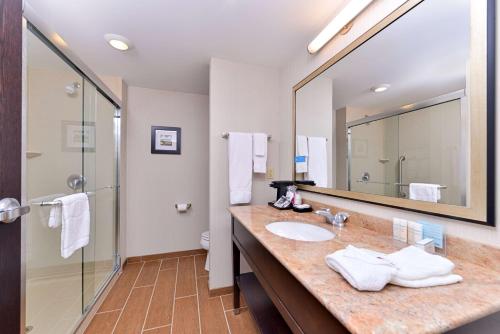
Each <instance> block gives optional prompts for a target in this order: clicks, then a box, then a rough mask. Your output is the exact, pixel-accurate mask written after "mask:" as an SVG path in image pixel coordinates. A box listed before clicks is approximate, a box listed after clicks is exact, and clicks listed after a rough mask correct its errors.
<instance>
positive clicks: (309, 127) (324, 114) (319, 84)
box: [296, 78, 335, 188]
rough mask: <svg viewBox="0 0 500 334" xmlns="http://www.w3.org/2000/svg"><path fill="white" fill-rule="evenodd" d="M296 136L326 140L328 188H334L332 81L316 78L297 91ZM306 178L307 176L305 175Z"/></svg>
mask: <svg viewBox="0 0 500 334" xmlns="http://www.w3.org/2000/svg"><path fill="white" fill-rule="evenodd" d="M296 104H297V114H296V120H297V135H298V136H306V137H324V138H326V140H327V143H326V152H327V167H326V168H327V170H328V183H327V186H328V187H329V188H331V187H335V177H334V176H335V168H334V165H335V159H334V158H333V157H335V150H334V149H333V148H334V147H335V140H334V137H333V133H334V130H333V129H334V127H335V122H334V117H333V116H334V111H333V105H332V104H333V100H332V80H331V79H330V78H318V79H317V80H313V81H311V82H310V83H309V84H307V85H305V86H304V87H302V88H301V89H299V90H298V91H297V102H296ZM305 177H306V178H308V175H307V174H306V175H305Z"/></svg>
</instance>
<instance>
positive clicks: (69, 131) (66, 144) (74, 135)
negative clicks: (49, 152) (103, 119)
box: [61, 121, 96, 152]
mask: <svg viewBox="0 0 500 334" xmlns="http://www.w3.org/2000/svg"><path fill="white" fill-rule="evenodd" d="M61 135H62V142H61V144H62V151H63V152H82V150H83V152H95V146H96V142H95V135H96V128H95V122H83V123H82V122H78V121H62V123H61Z"/></svg>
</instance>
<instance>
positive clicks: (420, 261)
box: [387, 246, 455, 280]
mask: <svg viewBox="0 0 500 334" xmlns="http://www.w3.org/2000/svg"><path fill="white" fill-rule="evenodd" d="M387 259H388V260H389V261H391V262H392V263H393V264H394V265H395V266H396V267H397V269H398V271H397V273H396V276H397V277H398V278H400V279H403V280H421V279H426V278H429V277H434V276H443V275H448V274H450V273H451V272H452V271H453V269H454V268H455V265H454V264H453V262H451V261H450V260H448V259H447V258H444V257H442V256H439V255H435V254H429V253H427V252H426V251H424V250H422V249H420V248H417V247H415V246H409V247H406V248H403V249H401V250H400V251H398V252H395V253H392V254H389V255H387Z"/></svg>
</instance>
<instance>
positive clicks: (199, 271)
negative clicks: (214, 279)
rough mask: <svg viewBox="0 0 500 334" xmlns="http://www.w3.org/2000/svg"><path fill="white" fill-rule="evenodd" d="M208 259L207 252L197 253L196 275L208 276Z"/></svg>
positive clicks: (195, 260) (195, 258)
mask: <svg viewBox="0 0 500 334" xmlns="http://www.w3.org/2000/svg"><path fill="white" fill-rule="evenodd" d="M206 260H207V254H202V255H196V256H195V257H194V262H195V264H196V276H197V277H202V276H208V271H206V270H205V261H206Z"/></svg>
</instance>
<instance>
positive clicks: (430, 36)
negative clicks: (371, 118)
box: [321, 0, 470, 117]
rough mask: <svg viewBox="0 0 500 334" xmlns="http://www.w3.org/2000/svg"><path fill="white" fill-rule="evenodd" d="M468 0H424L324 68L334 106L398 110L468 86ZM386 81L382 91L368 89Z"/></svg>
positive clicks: (371, 110) (369, 112)
mask: <svg viewBox="0 0 500 334" xmlns="http://www.w3.org/2000/svg"><path fill="white" fill-rule="evenodd" d="M469 4H470V2H469V0H429V1H424V2H422V3H421V4H419V5H418V6H417V7H415V8H414V9H412V10H411V11H410V12H409V13H407V14H406V15H404V16H403V17H401V18H400V19H399V20H397V21H396V22H394V23H393V24H392V25H390V26H389V27H387V28H386V29H384V30H383V31H381V32H380V33H379V34H377V35H376V36H374V37H373V38H372V39H370V40H369V41H367V42H366V43H365V44H363V45H362V46H361V47H359V48H358V49H356V50H354V51H353V52H352V53H350V54H349V55H347V56H346V57H345V58H343V59H342V60H341V61H339V62H338V63H336V64H335V65H333V66H332V67H330V68H329V69H328V70H327V71H325V72H324V73H323V74H322V75H321V77H323V78H325V77H326V78H330V79H331V80H332V85H333V97H332V100H333V108H334V109H339V108H342V107H345V106H348V107H350V108H352V109H353V110H358V111H361V112H362V113H361V114H360V115H358V116H361V117H363V116H364V115H374V114H378V113H381V112H388V111H392V110H395V109H399V108H400V107H401V106H404V105H408V104H412V103H416V102H421V101H424V100H427V99H430V98H433V97H436V96H439V95H443V94H446V93H450V92H453V91H457V90H461V89H465V88H466V70H467V62H468V58H469V44H470V38H469V37H470V31H469V20H470V19H469V16H470V8H469ZM380 84H390V85H391V87H390V88H389V90H387V91H386V92H384V93H379V94H375V93H373V92H371V90H370V88H371V87H374V86H377V85H380Z"/></svg>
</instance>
